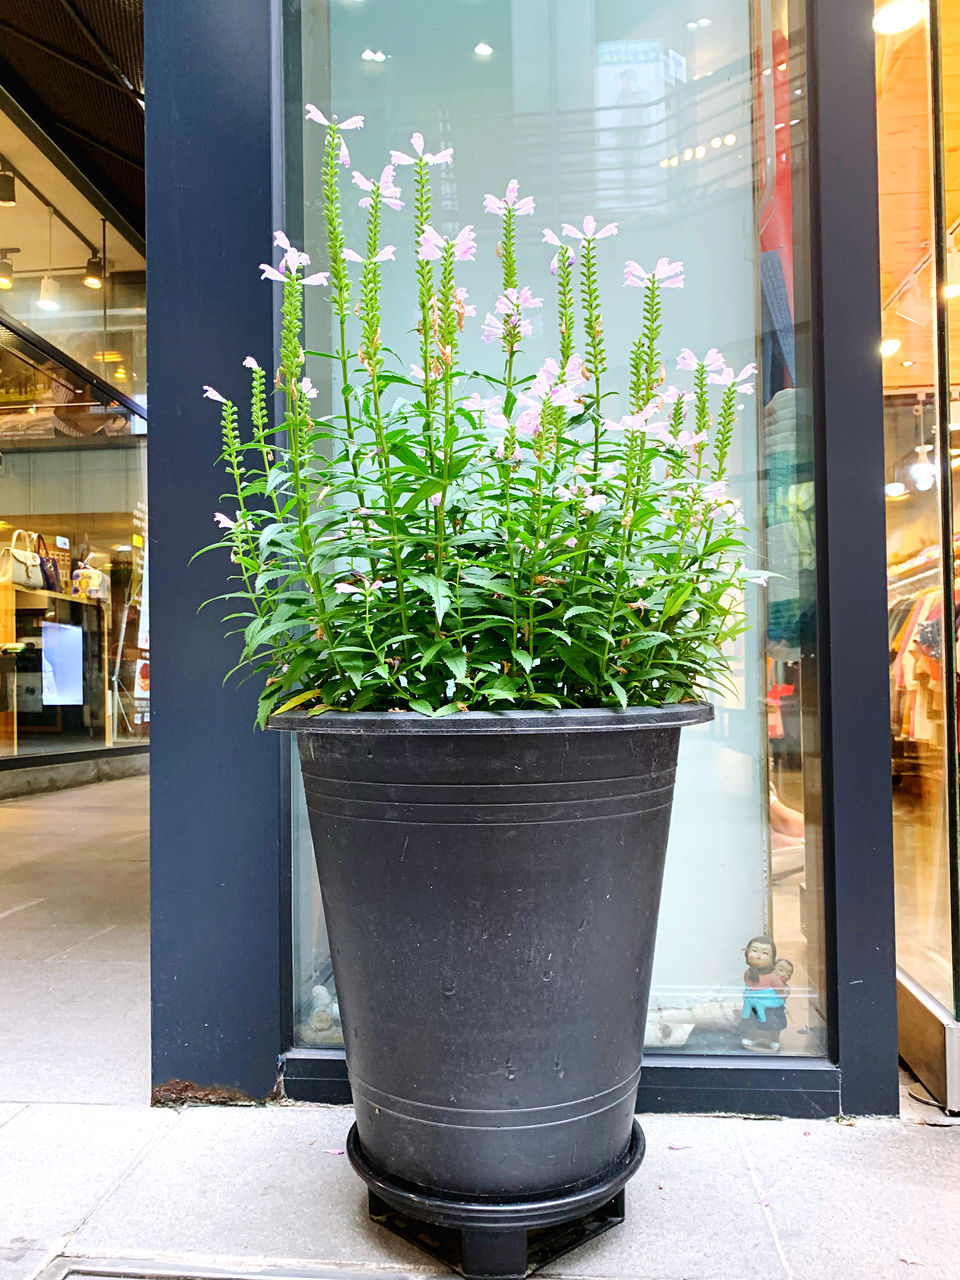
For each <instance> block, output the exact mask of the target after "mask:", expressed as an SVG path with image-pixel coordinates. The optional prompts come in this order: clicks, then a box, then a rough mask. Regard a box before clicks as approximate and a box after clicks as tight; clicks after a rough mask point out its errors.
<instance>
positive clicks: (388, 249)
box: [343, 244, 397, 262]
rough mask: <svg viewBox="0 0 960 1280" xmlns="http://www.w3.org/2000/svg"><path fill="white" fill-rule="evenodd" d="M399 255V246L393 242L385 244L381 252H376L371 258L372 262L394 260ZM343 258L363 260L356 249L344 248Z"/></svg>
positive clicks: (350, 260) (347, 260) (349, 260)
mask: <svg viewBox="0 0 960 1280" xmlns="http://www.w3.org/2000/svg"><path fill="white" fill-rule="evenodd" d="M396 255H397V247H396V245H393V244H385V245H384V246H383V248H382V249H381V250H380V252H379V253H375V254H374V255H373V257H372V258H371V259H370V261H371V262H393V260H394V258H395V257H396ZM343 258H344V260H345V261H346V262H363V261H365V259H363V258H361V257H360V255H359V253H357V252H356V250H354V249H344V251H343Z"/></svg>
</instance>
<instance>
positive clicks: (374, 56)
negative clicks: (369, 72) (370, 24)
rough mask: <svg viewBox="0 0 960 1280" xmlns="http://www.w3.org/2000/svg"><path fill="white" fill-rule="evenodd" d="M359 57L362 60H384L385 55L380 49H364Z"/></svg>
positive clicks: (385, 58)
mask: <svg viewBox="0 0 960 1280" xmlns="http://www.w3.org/2000/svg"><path fill="white" fill-rule="evenodd" d="M360 57H361V58H362V59H363V60H364V62H386V60H387V55H386V54H385V53H384V52H383V50H382V49H364V51H363V53H361V55H360Z"/></svg>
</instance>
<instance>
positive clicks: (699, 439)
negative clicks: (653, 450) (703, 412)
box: [677, 431, 707, 453]
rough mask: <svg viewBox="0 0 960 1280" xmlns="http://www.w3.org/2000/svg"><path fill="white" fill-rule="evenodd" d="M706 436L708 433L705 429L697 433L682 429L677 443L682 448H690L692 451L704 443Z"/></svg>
mask: <svg viewBox="0 0 960 1280" xmlns="http://www.w3.org/2000/svg"><path fill="white" fill-rule="evenodd" d="M706 438H707V433H706V432H705V431H698V432H697V434H696V435H693V434H691V432H689V431H681V432H680V434H679V435H678V436H677V444H678V445H679V446H680V448H681V449H689V450H690V452H691V453H692V452H693V451H694V450H695V449H697V448H699V446H700V445H702V444H703V442H704V440H706Z"/></svg>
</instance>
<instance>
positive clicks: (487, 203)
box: [483, 178, 535, 218]
mask: <svg viewBox="0 0 960 1280" xmlns="http://www.w3.org/2000/svg"><path fill="white" fill-rule="evenodd" d="M519 190H520V183H519V182H518V181H517V180H516V178H511V179H510V181H509V182H508V183H507V190H506V192H505V194H504V196H503V199H502V200H501V199H500V198H499V196H492V195H485V196H484V197H483V211H484V213H495V214H497V216H498V217H501V218H502V217H503V215H504V214H505V213H506V212H507V210H508V209H512V210H513V212H514V214H515V215H516V216H517V217H518V218H522V217H523V215H524V214H527V213H533V211H534V208H535V206H534V203H533V196H523V198H522V199H521V198H519V197H518V193H519Z"/></svg>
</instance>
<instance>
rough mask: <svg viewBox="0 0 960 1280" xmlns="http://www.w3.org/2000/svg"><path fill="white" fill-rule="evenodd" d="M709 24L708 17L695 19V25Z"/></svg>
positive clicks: (706, 25)
mask: <svg viewBox="0 0 960 1280" xmlns="http://www.w3.org/2000/svg"><path fill="white" fill-rule="evenodd" d="M709 25H710V19H709V18H698V19H697V26H698V27H709Z"/></svg>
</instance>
